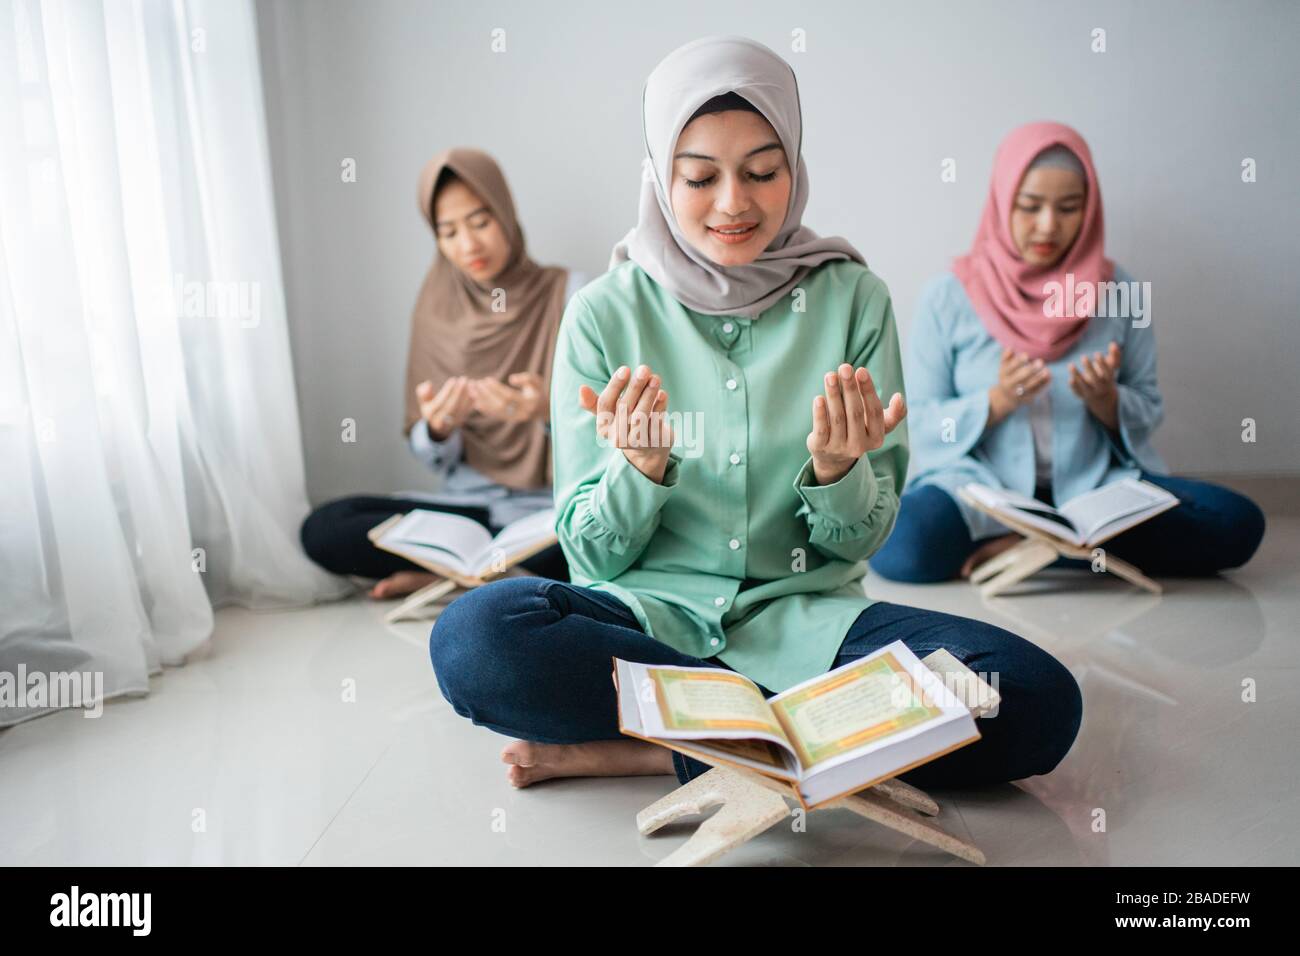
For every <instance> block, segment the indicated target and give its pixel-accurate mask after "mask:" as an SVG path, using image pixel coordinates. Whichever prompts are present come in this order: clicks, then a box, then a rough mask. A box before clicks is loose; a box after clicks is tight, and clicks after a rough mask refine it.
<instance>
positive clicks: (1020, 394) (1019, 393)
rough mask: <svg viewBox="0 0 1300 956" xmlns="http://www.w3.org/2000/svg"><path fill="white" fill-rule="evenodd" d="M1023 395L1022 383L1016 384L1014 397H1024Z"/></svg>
mask: <svg viewBox="0 0 1300 956" xmlns="http://www.w3.org/2000/svg"><path fill="white" fill-rule="evenodd" d="M1024 397H1025V387H1024V386H1023V385H1017V386H1016V398H1024Z"/></svg>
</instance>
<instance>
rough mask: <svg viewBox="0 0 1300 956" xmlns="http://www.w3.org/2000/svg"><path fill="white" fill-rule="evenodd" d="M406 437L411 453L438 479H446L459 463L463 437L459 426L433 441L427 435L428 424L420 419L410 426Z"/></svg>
mask: <svg viewBox="0 0 1300 956" xmlns="http://www.w3.org/2000/svg"><path fill="white" fill-rule="evenodd" d="M408 438H409V441H410V444H411V454H413V455H414V456H415V457H416V458H417V459H418V460H419V461H421V462H422V463H423V464H424V465H425V466H426V467H428V468H429V469H430V470H431V471H432V472H433V473H434V474H435V475H437V476H438V479H439V481H442V480H444V479H446V478H447V476H448V475H450V474H451V473H452V472H453V471H455V470H456V466H457V465H458V464H459V463H460V459H461V454H462V451H463V449H464V439H463V438H462V437H461V434H460V429H459V428H458V429H456V430H455V431H453V432H452V433H451V434H450V435H448V436H447V437H446V439H444V440H443V441H434V440H433V438H432V437H431V436H430V435H429V429H428V426H427V425H425V423H424V420H423V419H421V420H420V421H417V422H416V423H415V424H414V425H412V426H411V431H410V435H409V436H408Z"/></svg>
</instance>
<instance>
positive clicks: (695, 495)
mask: <svg viewBox="0 0 1300 956" xmlns="http://www.w3.org/2000/svg"><path fill="white" fill-rule="evenodd" d="M642 105H643V113H644V115H643V122H644V132H645V142H646V148H647V154H648V155H647V157H646V160H645V164H644V175H643V177H642V191H641V204H640V216H639V220H638V224H637V226H636V228H634V229H633V230H632V231H631V232H630V233H628V235H627V236H626V237H625V239H624V240H623V241H622V242H621V243H619V245H618V246H617V247H616V248H615V250H614V256H613V261H612V262H611V268H610V271H609V272H607V273H606V274H605V275H604V276H602V277H601V278H600V279H598V280H596V281H595V282H593V283H590V284H589V285H587V286H586V287H584V288H583V289H582V290H581V291H580V292H579V293H578V294H577V295H576V296H575V297H574V299H573V300H572V301H571V302H570V303H569V306H568V308H567V309H566V312H565V316H564V319H563V321H562V323H561V328H560V335H559V341H558V344H557V347H556V357H555V365H554V369H553V372H552V388H551V421H552V423H553V436H554V437H553V440H554V453H555V501H556V510H557V532H558V534H559V538H560V544H561V545H562V547H563V549H564V553H565V556H566V558H567V560H568V563H569V568H570V575H571V578H572V582H573V583H572V584H565V583H562V582H558V581H550V580H542V579H534V578H512V579H507V580H503V581H498V582H495V583H492V584H489V585H486V586H484V587H481V588H478V589H476V590H474V591H471V592H470V593H469V594H466V595H465V596H464V597H462V598H460V599H459V600H457V601H456V602H454V603H453V604H452V605H451V606H449V607H448V608H447V610H445V611H444V612H443V614H442V616H441V617H440V618H439V620H438V622H437V624H436V626H435V627H434V629H433V633H432V634H431V636H430V654H431V657H432V661H433V666H434V671H435V674H436V676H437V679H438V683H439V686H440V688H441V689H442V692H443V694H444V695H445V696H446V697H447V699H448V701H450V703H451V704H452V706H453V708H454V709H455V710H456V711H457V712H458V713H460V714H461V715H463V716H466V717H469V718H470V719H471V720H473V721H474V722H475V723H478V724H481V725H484V726H487V727H490V728H492V729H494V730H496V731H498V732H499V733H503V734H506V735H508V736H511V737H516V738H519V739H517V740H515V741H514V742H512V743H510V744H508V745H507V746H506V748H505V749H504V751H503V753H502V760H503V761H504V762H505V763H506V764H507V765H508V770H507V777H508V779H509V781H510V783H512V784H513V785H515V786H527V785H528V784H530V783H533V782H536V781H537V780H541V779H545V778H547V777H553V776H575V775H627V774H649V773H670V772H674V771H675V772H676V773H677V776H678V779H679V780H681V781H683V782H685V781H686V780H688V779H690V778H691V777H692V776H694V775H696V774H698V773H700V772H703V771H704V770H705V769H707V768H706V767H705V766H704V765H703V764H700V763H699V762H697V761H694V760H691V759H690V758H686V757H684V756H682V755H680V754H675V753H672V752H670V751H667V750H665V749H663V748H660V747H657V746H654V745H652V744H647V743H644V742H641V741H636V740H630V739H628V738H625V737H620V735H619V732H618V722H617V718H616V712H615V696H614V687H613V683H612V681H611V677H610V670H611V667H610V659H611V658H612V657H621V658H624V659H626V660H632V661H641V662H645V663H655V664H676V665H686V666H714V667H727V668H731V669H733V670H735V671H738V672H740V673H742V674H745V675H746V676H748V677H750V678H751V679H753V680H754V681H755V682H756V683H758V684H759V685H760V686H762V687H763V688H764V689H765V690H766V691H768V692H769V693H777V692H780V691H782V690H785V689H787V688H789V687H791V686H793V685H794V684H797V683H799V682H800V681H803V680H806V679H808V678H810V677H813V676H816V675H817V674H821V673H824V672H825V671H827V670H829V669H831V668H832V667H836V666H839V665H841V664H844V663H847V662H848V661H850V660H852V659H854V658H857V657H861V656H863V655H865V654H869V653H871V652H872V651H874V650H876V649H877V648H879V647H881V646H883V645H884V644H888V643H890V642H892V641H894V640H900V639H901V640H903V641H905V643H906V644H907V645H908V646H909V647H910V648H911V649H912V650H913V651H914V652H915V653H916V654H918V655H919V656H924V655H925V654H927V653H929V652H931V651H933V650H935V649H937V648H940V647H944V648H947V649H948V650H949V651H950V652H951V653H952V654H954V655H955V656H956V657H958V658H959V659H960V660H962V661H963V662H964V663H966V664H967V665H968V666H970V667H971V668H972V669H973V670H976V671H978V672H981V673H985V674H989V673H992V674H995V675H996V678H995V679H996V680H997V682H998V690H999V692H1000V693H1001V695H1002V702H1001V705H1000V708H999V711H998V715H997V717H996V718H994V719H986V720H984V721H982V722H981V732H982V735H983V736H982V738H981V739H980V741H979V742H977V743H975V744H972V745H970V746H967V747H963V748H961V749H960V750H957V751H954V752H953V753H950V754H947V755H945V756H943V757H941V758H939V759H938V760H935V761H932V762H931V763H929V764H925V765H923V766H921V767H918V768H916V769H915V770H912V771H910V772H908V773H906V774H904V775H902V778H901V779H903V780H906V781H908V782H910V783H914V784H917V785H919V786H931V785H939V786H943V785H949V786H960V785H978V784H985V783H992V782H1000V781H1006V780H1014V779H1019V778H1021V777H1026V776H1031V775H1034V774H1041V773H1047V772H1048V771H1050V770H1051V769H1052V768H1053V767H1055V766H1056V764H1057V763H1058V762H1059V761H1060V760H1061V758H1062V757H1064V755H1065V753H1066V752H1067V751H1068V750H1069V748H1070V745H1071V744H1072V743H1073V741H1074V737H1075V734H1076V733H1077V731H1078V727H1079V722H1080V717H1081V712H1082V704H1081V699H1080V694H1079V689H1078V685H1077V684H1076V683H1075V681H1074V679H1073V678H1072V677H1071V676H1070V674H1069V672H1068V671H1067V670H1066V669H1065V668H1064V667H1063V666H1062V665H1061V664H1060V663H1059V662H1057V661H1056V660H1055V659H1054V658H1052V657H1051V656H1050V655H1049V654H1047V653H1046V652H1044V651H1042V650H1040V649H1039V648H1037V647H1035V646H1034V645H1033V644H1030V643H1029V642H1027V641H1024V640H1022V639H1021V638H1019V637H1016V636H1015V635H1013V634H1010V633H1008V632H1006V631H1003V630H1001V629H999V628H996V627H993V626H991V625H987V624H983V623H980V622H977V621H972V620H967V619H965V618H959V617H954V616H952V615H947V614H940V613H937V612H933V611H924V610H919V609H915V608H907V607H901V606H898V605H891V604H886V603H883V602H877V601H873V600H871V599H870V598H868V597H866V595H865V594H864V591H863V578H864V576H865V573H866V564H865V561H866V559H867V557H869V556H870V555H871V554H873V553H874V552H875V551H876V550H877V549H878V548H879V547H880V546H881V545H882V544H883V543H884V541H885V539H886V537H888V535H889V532H890V529H891V528H892V527H893V524H894V518H895V515H896V513H897V510H898V494H899V490H900V489H901V488H902V486H903V481H904V478H905V476H906V472H907V455H908V451H907V448H908V446H907V429H906V425H905V424H904V417H905V414H906V411H905V408H904V404H903V399H902V396H901V394H900V393H901V391H902V388H903V378H902V371H901V365H900V360H899V348H898V334H897V331H896V329H895V326H894V315H893V309H892V305H891V303H890V296H889V291H888V289H887V288H886V287H885V284H884V283H883V282H882V281H881V280H880V279H879V278H877V277H876V276H875V275H874V274H873V273H872V272H871V271H870V270H869V269H868V268H867V267H866V265H865V263H864V262H863V259H862V256H861V255H860V254H859V253H858V252H857V250H856V249H854V248H853V247H852V246H851V245H850V244H849V243H848V242H847V241H846V240H844V239H839V238H825V237H820V236H818V235H817V234H816V233H814V232H813V231H812V230H811V229H808V228H807V227H805V226H803V225H802V223H801V218H802V214H803V210H804V207H805V205H806V203H807V200H808V174H807V171H806V169H805V167H804V163H803V159H802V156H801V149H800V144H801V138H802V123H801V114H800V104H799V97H798V91H797V88H796V83H795V77H794V74H793V71H792V70H791V69H790V67H789V65H788V64H786V63H785V61H784V60H782V59H781V58H780V57H779V56H777V55H776V54H775V53H773V52H772V51H771V50H769V49H768V48H767V47H765V46H762V45H761V44H759V43H755V42H754V41H751V40H747V39H743V38H738V37H710V38H706V39H703V40H697V41H695V42H693V43H690V44H687V45H686V46H684V47H682V48H680V49H678V50H677V51H675V52H674V53H672V54H670V55H669V56H668V57H667V58H666V59H665V60H664V61H663V62H662V63H661V64H660V65H659V66H658V67H656V69H655V70H654V72H653V73H652V74H651V75H650V77H649V79H648V80H647V82H646V87H645V92H644V97H643V103H642ZM670 393H671V399H670V398H669V394H670ZM886 395H888V396H890V398H889V400H888V401H887V402H886V401H885V400H884V399H883V396H886Z"/></svg>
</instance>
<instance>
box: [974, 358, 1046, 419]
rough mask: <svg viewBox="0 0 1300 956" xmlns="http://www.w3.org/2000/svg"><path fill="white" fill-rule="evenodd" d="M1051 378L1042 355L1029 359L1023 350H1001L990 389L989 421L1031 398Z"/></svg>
mask: <svg viewBox="0 0 1300 956" xmlns="http://www.w3.org/2000/svg"><path fill="white" fill-rule="evenodd" d="M1051 380H1052V372H1051V369H1049V368H1047V366H1045V365H1044V364H1043V360H1042V359H1031V358H1030V357H1029V356H1028V355H1026V354H1025V353H1024V352H1013V351H1011V349H1003V350H1002V361H1001V363H1000V364H999V365H998V382H997V384H996V385H994V386H993V387H992V388H990V389H989V422H988V423H989V425H996V424H997V423H998V422H1000V421H1002V419H1004V418H1006V417H1007V416H1008V415H1010V414H1011V413H1012V412H1014V411H1015V410H1016V409H1017V408H1019V407H1020V406H1021V405H1023V404H1025V403H1026V402H1029V401H1032V400H1033V398H1034V396H1035V395H1037V394H1038V393H1039V392H1040V391H1042V389H1043V388H1044V387H1045V386H1046V385H1047V383H1048V382H1050V381H1051Z"/></svg>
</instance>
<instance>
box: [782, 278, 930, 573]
mask: <svg viewBox="0 0 1300 956" xmlns="http://www.w3.org/2000/svg"><path fill="white" fill-rule="evenodd" d="M861 322H862V323H863V324H862V326H861V327H862V328H864V329H868V330H871V331H870V332H869V333H868V335H867V338H866V343H865V345H863V346H862V347H861V349H860V351H859V352H858V353H857V354H855V355H854V356H852V358H850V359H848V361H851V362H852V363H853V365H854V367H855V368H856V367H859V366H865V367H866V369H867V371H868V372H870V373H871V379H872V381H873V382H874V383H875V386H876V391H877V392H878V393H879V395H880V399H881V403H882V404H883V405H885V406H888V404H889V399H890V396H892V395H893V394H894V393H895V392H903V391H904V389H903V365H902V360H901V358H900V356H899V348H898V329H897V327H896V325H895V323H894V308H893V304H892V302H891V301H890V298H889V291H888V289H886V288H885V286H884V284H883V283H881V284H880V285H879V287H878V288H877V290H876V292H875V293H874V294H873V295H872V296H871V298H870V300H869V301H868V302H867V306H866V308H865V309H864V311H863V314H862V317H861ZM907 436H908V428H907V420H906V419H904V420H903V422H902V423H901V424H900V425H899V426H898V427H897V428H895V429H894V430H893V431H892V432H890V433H889V434H888V435H887V436H885V441H884V444H883V445H881V447H880V448H878V449H876V450H875V451H871V452H868V453H867V454H865V455H863V456H862V457H861V458H859V459H858V460H857V461H856V462H854V464H853V467H852V468H850V469H849V470H848V472H847V473H846V474H845V475H844V476H843V477H841V478H840V479H839V481H836V482H834V483H833V484H829V485H818V484H817V483H816V481H817V479H816V477H815V476H814V474H813V465H812V457H811V456H810V457H809V458H808V459H807V460H806V461H805V462H804V464H803V467H801V468H800V469H799V474H798V476H797V477H796V478H795V482H794V487H795V491H796V492H797V493H798V495H799V498H800V500H801V501H802V505H801V506H800V508H799V514H801V515H804V516H805V520H806V521H807V522H808V531H809V541H810V543H811V544H812V546H813V547H815V548H816V549H817V550H818V551H820V552H822V553H823V554H825V555H827V556H828V557H832V558H838V559H840V560H843V561H861V560H865V559H866V558H868V557H870V556H871V555H872V554H874V553H875V552H876V551H877V550H879V548H880V546H881V545H883V544H884V543H885V539H886V538H888V537H889V533H890V531H892V530H893V527H894V520H895V519H896V518H897V517H898V496H899V492H900V490H901V489H902V487H903V481H904V479H905V478H906V476H907V459H908V438H907Z"/></svg>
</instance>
